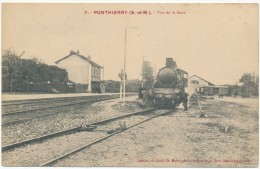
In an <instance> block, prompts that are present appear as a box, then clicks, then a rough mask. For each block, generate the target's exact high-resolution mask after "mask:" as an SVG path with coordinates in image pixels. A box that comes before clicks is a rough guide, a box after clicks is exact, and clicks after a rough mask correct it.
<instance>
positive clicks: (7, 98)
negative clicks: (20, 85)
mask: <svg viewBox="0 0 260 169" xmlns="http://www.w3.org/2000/svg"><path fill="white" fill-rule="evenodd" d="M116 94H119V93H101V94H100V93H63V94H27V93H25V94H20V93H17V94H7V93H6V94H5V93H2V101H15V100H31V99H51V98H66V97H81V96H82V97H83V96H102V95H116ZM126 94H129V93H126ZM133 94H134V93H133Z"/></svg>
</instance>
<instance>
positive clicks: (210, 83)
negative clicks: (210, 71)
mask: <svg viewBox="0 0 260 169" xmlns="http://www.w3.org/2000/svg"><path fill="white" fill-rule="evenodd" d="M193 76H196V77H197V78H200V79H201V80H204V81H205V82H208V83H209V85H211V86H215V85H214V84H213V83H210V82H209V81H207V80H205V79H203V78H201V77H199V76H197V75H193ZM193 76H190V77H188V79H190V78H192V77H193Z"/></svg>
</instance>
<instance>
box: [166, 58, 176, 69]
mask: <svg viewBox="0 0 260 169" xmlns="http://www.w3.org/2000/svg"><path fill="white" fill-rule="evenodd" d="M165 67H169V68H175V69H176V68H177V65H176V62H175V61H174V60H173V58H166V64H165Z"/></svg>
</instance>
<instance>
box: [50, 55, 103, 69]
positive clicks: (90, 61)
mask: <svg viewBox="0 0 260 169" xmlns="http://www.w3.org/2000/svg"><path fill="white" fill-rule="evenodd" d="M73 55H75V56H78V57H80V58H81V59H83V60H85V61H87V62H89V63H90V64H92V65H95V66H97V67H100V68H103V67H102V66H100V65H99V64H97V63H95V62H93V61H92V60H90V59H89V58H88V57H85V56H83V55H80V54H79V53H76V52H71V53H70V54H69V55H68V56H65V57H64V58H61V59H60V60H57V61H56V62H55V63H56V64H58V63H59V62H61V61H62V60H65V59H67V58H69V57H70V56H73Z"/></svg>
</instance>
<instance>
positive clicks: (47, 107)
mask: <svg viewBox="0 0 260 169" xmlns="http://www.w3.org/2000/svg"><path fill="white" fill-rule="evenodd" d="M109 99H114V98H101V99H98V98H95V100H92V99H91V100H90V99H89V100H88V99H87V100H85V101H78V102H74V103H67V104H59V105H53V106H46V107H38V108H35V109H29V110H21V111H14V112H11V113H3V114H2V117H4V116H9V115H14V114H21V113H28V112H32V111H37V110H45V109H51V108H58V107H62V106H71V105H76V104H81V103H88V102H93V101H104V100H109Z"/></svg>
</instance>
